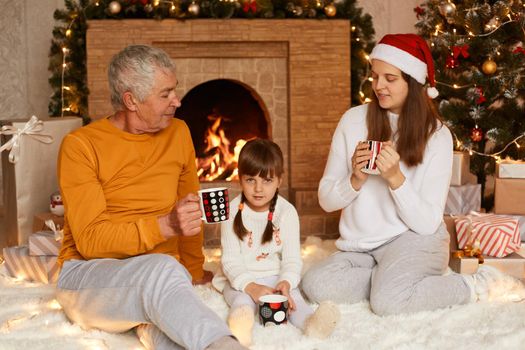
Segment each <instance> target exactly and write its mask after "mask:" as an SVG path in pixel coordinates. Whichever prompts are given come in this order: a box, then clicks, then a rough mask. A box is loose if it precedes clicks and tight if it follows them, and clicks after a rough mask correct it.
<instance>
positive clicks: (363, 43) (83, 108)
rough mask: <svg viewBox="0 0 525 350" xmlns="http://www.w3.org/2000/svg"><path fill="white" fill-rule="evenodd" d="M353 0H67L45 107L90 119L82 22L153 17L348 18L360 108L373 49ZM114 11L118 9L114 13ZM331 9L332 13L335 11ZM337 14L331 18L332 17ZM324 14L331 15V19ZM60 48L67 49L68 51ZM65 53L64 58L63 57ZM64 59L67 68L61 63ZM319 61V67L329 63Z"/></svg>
mask: <svg viewBox="0 0 525 350" xmlns="http://www.w3.org/2000/svg"><path fill="white" fill-rule="evenodd" d="M356 1H357V0H335V1H333V2H332V0H246V1H244V0H195V1H191V0H173V1H166V0H121V1H110V0H100V1H94V0H91V1H88V0H78V1H76V0H65V9H64V10H56V11H55V13H54V18H55V20H56V21H57V22H61V23H62V24H61V25H57V26H56V27H55V28H54V29H53V40H52V43H51V49H50V54H49V70H50V71H51V73H52V76H51V78H50V79H49V83H50V84H51V87H52V88H53V91H54V92H53V94H52V96H51V101H50V103H49V113H50V115H52V116H60V115H63V114H67V115H77V116H81V117H82V118H84V120H85V122H88V121H89V116H88V111H87V97H88V94H89V91H88V88H87V79H86V77H87V72H86V40H85V39H86V29H87V24H86V21H87V20H90V19H125V18H151V19H156V20H162V19H165V18H174V19H180V20H191V19H194V18H265V19H274V18H275V19H282V18H290V19H293V18H310V19H312V20H314V19H344V18H346V19H349V20H350V21H351V24H352V42H351V73H352V81H351V84H352V85H351V86H352V87H354V88H353V91H352V104H360V103H361V102H362V99H361V97H360V95H359V89H358V87H359V86H360V84H361V82H362V80H363V79H364V78H366V72H367V65H368V62H367V61H366V59H365V55H366V53H368V52H370V50H371V49H372V47H373V45H374V41H373V36H374V34H375V31H374V28H373V25H372V17H371V16H370V15H369V14H363V10H362V9H361V8H359V7H357V6H356ZM117 10H118V11H117ZM196 10H197V11H196ZM334 10H335V11H334ZM334 12H335V14H334ZM328 15H331V16H330V17H329V16H328ZM63 48H67V51H66V53H64V52H63ZM64 55H65V56H64ZM64 57H65V58H66V64H67V65H66V69H63V67H62V64H63V60H64ZM329 63H330V62H320V63H319V64H329Z"/></svg>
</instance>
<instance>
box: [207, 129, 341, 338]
mask: <svg viewBox="0 0 525 350" xmlns="http://www.w3.org/2000/svg"><path fill="white" fill-rule="evenodd" d="M238 170H239V179H240V185H241V189H242V194H241V195H240V196H238V197H237V198H235V199H234V200H232V202H231V204H230V208H231V212H230V214H231V217H230V220H228V221H226V222H224V223H223V224H222V226H221V244H222V270H223V272H224V276H225V277H226V278H224V276H221V274H218V275H217V276H216V277H215V278H214V280H213V285H214V286H215V287H216V288H217V289H219V290H222V292H223V294H224V298H225V300H226V302H227V303H228V304H229V305H230V307H231V309H230V313H229V316H228V325H229V327H230V329H231V331H232V333H233V334H234V335H235V336H236V337H237V339H239V341H240V342H241V343H242V344H243V345H245V346H248V345H250V343H251V337H252V329H253V324H254V320H255V312H256V310H257V306H256V305H257V302H258V300H259V298H260V297H261V296H263V295H267V294H276V293H280V294H282V295H284V296H286V297H288V300H289V309H290V314H289V320H290V322H291V323H292V324H293V325H294V326H296V327H298V328H299V329H302V330H303V331H304V333H305V334H306V335H310V336H315V337H318V338H325V337H327V336H329V335H330V334H331V333H332V331H333V330H334V328H335V325H336V323H337V322H338V320H339V318H340V314H339V310H338V309H337V307H336V306H335V305H334V304H333V303H331V302H324V303H321V304H320V305H319V307H318V308H317V310H316V311H315V312H314V311H313V310H312V308H311V307H310V306H309V305H308V304H307V303H306V302H305V301H304V299H303V297H302V296H301V293H300V292H299V290H298V289H297V285H298V284H299V281H300V278H301V268H302V260H301V249H300V234H299V217H298V215H297V211H296V210H295V208H294V206H293V205H292V204H290V203H289V202H288V201H287V200H286V199H284V198H283V197H281V196H279V194H278V189H279V186H280V185H281V182H282V176H283V155H282V152H281V150H280V148H279V146H277V144H275V143H274V142H272V141H269V140H263V139H256V140H252V141H249V142H247V143H246V145H245V146H244V147H243V149H242V150H241V152H240V154H239V162H238Z"/></svg>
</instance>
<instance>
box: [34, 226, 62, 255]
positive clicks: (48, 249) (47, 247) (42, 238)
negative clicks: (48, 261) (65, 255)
mask: <svg viewBox="0 0 525 350" xmlns="http://www.w3.org/2000/svg"><path fill="white" fill-rule="evenodd" d="M61 245H62V240H57V237H56V235H55V233H54V232H53V231H39V232H35V233H33V234H32V235H31V236H29V255H31V256H41V255H49V256H58V252H59V251H60V246H61Z"/></svg>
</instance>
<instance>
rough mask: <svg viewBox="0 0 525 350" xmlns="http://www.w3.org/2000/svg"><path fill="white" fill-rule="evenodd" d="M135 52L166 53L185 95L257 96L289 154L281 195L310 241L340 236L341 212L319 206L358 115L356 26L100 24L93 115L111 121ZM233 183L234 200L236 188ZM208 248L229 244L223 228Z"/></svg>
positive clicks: (209, 237) (92, 28) (92, 47)
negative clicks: (126, 64) (122, 55)
mask: <svg viewBox="0 0 525 350" xmlns="http://www.w3.org/2000/svg"><path fill="white" fill-rule="evenodd" d="M130 44H149V45H153V46H156V47H160V48H162V49H164V50H165V51H166V52H168V54H169V55H170V56H171V57H172V58H173V59H174V61H175V62H176V65H177V77H178V79H179V86H178V88H177V90H178V91H177V92H178V93H179V97H180V98H183V97H184V94H185V93H186V92H188V91H190V90H191V89H192V88H193V87H195V86H197V85H199V84H201V83H204V82H206V81H209V80H213V79H231V80H233V81H237V82H240V83H241V84H243V85H245V86H247V87H249V88H250V89H252V90H253V92H254V95H256V97H258V98H259V99H260V101H261V105H262V106H263V107H264V108H265V109H266V111H267V112H268V119H269V120H268V124H269V125H270V132H271V138H272V140H274V141H275V142H276V143H277V144H279V146H280V147H281V149H282V150H283V153H284V155H285V171H286V178H285V180H284V183H283V186H282V191H281V193H283V195H284V196H285V197H286V198H288V199H289V200H290V201H291V202H292V203H293V204H294V205H295V206H296V208H297V210H298V212H299V216H300V220H301V234H302V237H303V238H304V237H306V236H308V235H317V236H322V237H325V238H326V237H334V236H335V235H336V234H337V223H338V216H339V213H332V214H327V213H324V212H323V211H322V210H321V208H319V205H318V203H317V186H318V183H319V180H320V178H321V176H322V172H323V169H324V165H325V163H326V158H327V156H328V151H329V148H330V141H331V137H332V133H333V131H334V130H335V127H336V125H337V122H338V121H339V119H340V117H341V115H342V113H343V112H344V111H345V110H346V109H348V108H349V107H350V22H349V21H347V20H300V19H288V20H264V19H260V20H259V19H257V20H255V19H254V20H244V19H229V20H215V19H198V20H188V21H184V22H181V21H177V20H163V21H154V20H136V19H130V20H95V21H89V22H88V31H87V41H86V51H87V71H88V87H89V90H90V95H89V111H90V115H91V117H92V118H93V119H98V118H101V117H104V116H107V115H109V114H111V113H112V110H111V105H110V103H109V89H108V87H107V73H106V69H107V65H108V63H109V60H110V59H111V57H112V56H113V55H114V54H115V53H117V52H118V51H120V50H121V49H122V48H124V47H125V46H127V45H130ZM222 185H227V186H228V187H230V188H231V192H232V193H231V194H230V196H231V198H233V197H234V196H235V195H236V194H237V193H238V185H237V184H234V183H226V184H225V183H215V182H212V183H203V184H202V186H203V187H215V186H222ZM206 226H207V227H206V231H205V243H206V245H207V246H217V245H219V244H220V235H219V225H206Z"/></svg>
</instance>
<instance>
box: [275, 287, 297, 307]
mask: <svg viewBox="0 0 525 350" xmlns="http://www.w3.org/2000/svg"><path fill="white" fill-rule="evenodd" d="M274 292H278V293H281V294H282V295H284V296H285V297H287V298H288V309H289V310H290V311H294V310H295V301H294V300H293V298H292V296H291V295H290V283H289V282H288V281H280V282H279V283H277V285H276V286H275V291H274Z"/></svg>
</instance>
